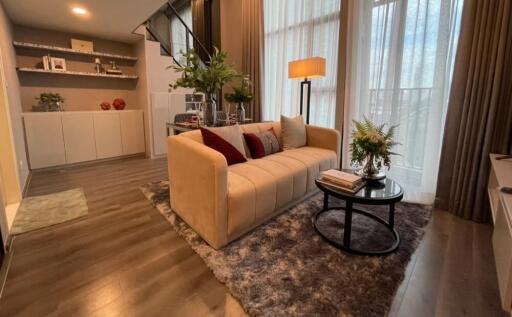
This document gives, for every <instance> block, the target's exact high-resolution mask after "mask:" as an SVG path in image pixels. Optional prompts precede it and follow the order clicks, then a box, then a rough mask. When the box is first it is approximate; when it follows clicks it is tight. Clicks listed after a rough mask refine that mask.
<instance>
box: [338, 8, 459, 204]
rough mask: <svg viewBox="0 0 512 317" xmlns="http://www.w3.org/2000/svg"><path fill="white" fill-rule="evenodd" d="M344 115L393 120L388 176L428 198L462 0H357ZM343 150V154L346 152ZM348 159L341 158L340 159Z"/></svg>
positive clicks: (347, 126) (433, 181) (434, 175)
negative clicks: (354, 36) (392, 142)
mask: <svg viewBox="0 0 512 317" xmlns="http://www.w3.org/2000/svg"><path fill="white" fill-rule="evenodd" d="M357 3H358V6H357V5H356V8H355V9H354V15H356V16H358V19H356V21H358V31H359V34H358V36H357V39H358V41H357V42H353V43H352V45H353V47H352V56H353V58H352V59H353V61H352V65H351V69H352V70H351V79H349V82H350V83H351V84H350V85H351V88H350V94H351V98H350V102H349V106H348V107H349V111H348V115H347V114H345V116H346V118H345V142H344V146H345V147H346V145H347V144H349V142H350V140H349V139H348V136H347V133H350V130H347V129H350V124H348V123H349V121H348V120H349V119H353V118H354V119H361V118H362V116H363V115H364V116H367V117H369V118H370V119H372V120H374V121H376V122H378V123H389V124H391V125H399V126H398V129H397V131H396V137H395V138H396V139H397V141H398V142H400V143H401V144H400V145H399V146H397V147H396V148H395V149H394V151H395V152H397V153H399V154H400V156H395V157H393V160H392V168H391V170H390V172H389V175H390V176H391V177H393V178H394V179H396V180H398V181H399V182H400V183H401V184H403V185H404V187H405V188H406V193H410V194H415V195H416V197H422V198H420V199H412V200H418V201H422V202H432V201H433V197H434V193H435V187H436V182H437V171H438V166H439V155H440V149H441V143H442V137H443V130H444V117H445V113H446V108H447V104H448V96H449V90H450V83H451V75H452V70H453V62H454V56H455V51H456V47H457V39H458V34H459V27H460V18H461V13H462V3H463V1H462V0H408V1H405V0H364V1H357ZM349 154H350V153H349V152H348V151H347V150H346V149H345V157H346V158H348V157H349ZM347 161H348V160H346V161H345V166H346V165H347V163H348V162H347Z"/></svg>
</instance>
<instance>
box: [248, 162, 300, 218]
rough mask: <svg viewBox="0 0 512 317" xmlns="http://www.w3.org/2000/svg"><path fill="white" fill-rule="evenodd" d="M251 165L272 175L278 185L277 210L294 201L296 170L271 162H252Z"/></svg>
mask: <svg viewBox="0 0 512 317" xmlns="http://www.w3.org/2000/svg"><path fill="white" fill-rule="evenodd" d="M246 164H250V165H252V166H254V167H256V168H259V169H262V170H264V171H265V172H267V173H268V174H270V175H272V176H273V178H274V181H275V183H276V206H275V208H274V209H276V208H280V207H283V206H284V205H286V204H287V203H289V202H290V201H292V199H293V181H294V179H293V178H294V170H291V169H287V168H283V166H282V165H281V164H279V163H277V162H274V161H271V160H250V161H248V162H247V163H246Z"/></svg>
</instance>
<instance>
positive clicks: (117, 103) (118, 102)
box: [112, 98, 126, 110]
mask: <svg viewBox="0 0 512 317" xmlns="http://www.w3.org/2000/svg"><path fill="white" fill-rule="evenodd" d="M112 106H114V109H116V110H123V109H124V107H126V102H125V101H124V99H122V98H116V99H114V101H112Z"/></svg>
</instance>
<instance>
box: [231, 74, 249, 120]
mask: <svg viewBox="0 0 512 317" xmlns="http://www.w3.org/2000/svg"><path fill="white" fill-rule="evenodd" d="M232 88H233V92H232V93H226V94H224V98H225V99H226V101H227V102H229V103H234V104H236V121H237V122H238V123H244V122H245V104H247V103H249V102H251V101H252V99H253V96H252V91H251V81H250V80H249V78H248V77H246V76H245V77H243V79H242V81H241V84H240V86H238V87H232Z"/></svg>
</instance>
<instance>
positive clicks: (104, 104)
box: [100, 101, 110, 110]
mask: <svg viewBox="0 0 512 317" xmlns="http://www.w3.org/2000/svg"><path fill="white" fill-rule="evenodd" d="M100 107H101V110H110V102H107V101H103V102H102V103H101V104H100Z"/></svg>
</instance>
